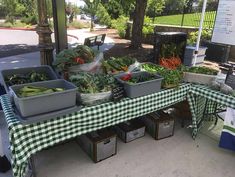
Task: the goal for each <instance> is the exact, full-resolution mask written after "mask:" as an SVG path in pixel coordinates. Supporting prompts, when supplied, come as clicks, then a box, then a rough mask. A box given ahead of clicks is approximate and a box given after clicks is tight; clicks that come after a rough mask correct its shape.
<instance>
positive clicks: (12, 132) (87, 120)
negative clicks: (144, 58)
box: [0, 84, 190, 177]
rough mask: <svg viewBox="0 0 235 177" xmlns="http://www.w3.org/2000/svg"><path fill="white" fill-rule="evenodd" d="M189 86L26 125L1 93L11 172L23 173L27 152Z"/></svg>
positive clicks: (159, 104)
mask: <svg viewBox="0 0 235 177" xmlns="http://www.w3.org/2000/svg"><path fill="white" fill-rule="evenodd" d="M189 89H190V84H184V85H181V86H180V87H179V88H176V89H167V90H162V91H160V92H157V93H154V94H151V95H147V96H143V97H138V98H135V99H129V98H126V99H123V100H121V101H120V102H117V103H113V102H109V103H104V104H101V105H97V106H92V107H84V108H83V109H81V110H80V111H78V112H73V113H71V114H67V115H64V116H62V117H57V118H54V119H51V120H47V121H44V122H39V123H35V124H30V125H22V124H20V122H19V121H18V119H17V118H16V116H15V114H14V112H13V109H12V106H11V103H10V100H9V97H8V96H7V95H3V96H2V97H0V100H1V104H2V107H3V111H4V114H5V117H6V120H7V124H8V129H9V137H10V146H11V152H12V167H13V174H14V176H15V177H23V176H24V175H25V172H26V167H27V165H28V160H29V158H30V156H31V155H32V154H34V153H36V152H38V151H40V150H42V149H44V148H47V147H50V146H53V145H55V144H56V143H59V142H61V141H64V140H68V139H71V138H74V137H76V136H78V135H81V134H84V133H87V132H91V131H94V130H98V129H101V128H104V127H108V126H112V125H115V124H118V123H120V122H123V121H127V120H130V119H133V118H136V117H139V116H143V115H145V114H148V113H151V112H154V111H156V110H159V109H163V108H166V107H168V106H170V105H173V104H175V103H178V102H181V101H183V100H185V99H186V96H187V93H188V91H189Z"/></svg>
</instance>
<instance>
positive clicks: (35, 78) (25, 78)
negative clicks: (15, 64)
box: [5, 71, 50, 86]
mask: <svg viewBox="0 0 235 177" xmlns="http://www.w3.org/2000/svg"><path fill="white" fill-rule="evenodd" d="M46 80H50V79H49V77H48V76H47V75H46V74H45V73H37V72H35V71H31V72H30V73H28V74H13V75H10V76H7V77H6V78H5V81H6V84H7V85H8V86H12V85H18V84H26V83H31V82H39V81H46Z"/></svg>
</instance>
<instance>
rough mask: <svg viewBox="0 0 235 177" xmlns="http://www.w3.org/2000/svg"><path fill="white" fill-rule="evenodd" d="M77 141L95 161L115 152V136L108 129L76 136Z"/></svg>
mask: <svg viewBox="0 0 235 177" xmlns="http://www.w3.org/2000/svg"><path fill="white" fill-rule="evenodd" d="M77 142H78V144H79V145H80V146H81V148H82V149H83V150H84V151H85V152H86V153H87V154H88V155H89V156H90V157H91V159H92V160H93V161H94V162H96V163H97V162H99V161H101V160H104V159H106V158H108V157H111V156H113V155H115V154H116V153H117V137H116V134H115V133H114V132H113V131H112V130H110V129H102V130H98V131H94V132H91V133H87V134H85V135H81V136H79V137H78V138H77Z"/></svg>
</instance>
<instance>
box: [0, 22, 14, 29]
mask: <svg viewBox="0 0 235 177" xmlns="http://www.w3.org/2000/svg"><path fill="white" fill-rule="evenodd" d="M12 26H13V24H12V23H10V22H4V23H0V27H4V28H11V27H12Z"/></svg>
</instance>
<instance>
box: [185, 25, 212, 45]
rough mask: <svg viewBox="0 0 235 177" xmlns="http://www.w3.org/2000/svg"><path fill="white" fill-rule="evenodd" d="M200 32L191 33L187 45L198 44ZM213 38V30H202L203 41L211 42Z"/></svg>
mask: <svg viewBox="0 0 235 177" xmlns="http://www.w3.org/2000/svg"><path fill="white" fill-rule="evenodd" d="M197 36H198V31H195V32H191V33H190V34H189V37H188V40H187V43H188V44H189V45H194V44H196V42H197ZM211 37H212V30H211V29H204V30H202V35H201V41H210V40H211Z"/></svg>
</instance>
